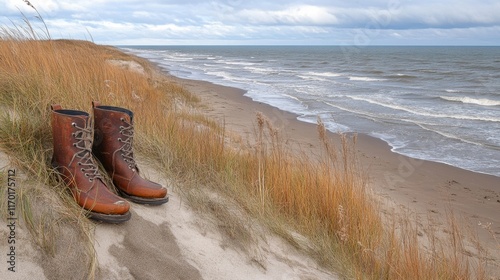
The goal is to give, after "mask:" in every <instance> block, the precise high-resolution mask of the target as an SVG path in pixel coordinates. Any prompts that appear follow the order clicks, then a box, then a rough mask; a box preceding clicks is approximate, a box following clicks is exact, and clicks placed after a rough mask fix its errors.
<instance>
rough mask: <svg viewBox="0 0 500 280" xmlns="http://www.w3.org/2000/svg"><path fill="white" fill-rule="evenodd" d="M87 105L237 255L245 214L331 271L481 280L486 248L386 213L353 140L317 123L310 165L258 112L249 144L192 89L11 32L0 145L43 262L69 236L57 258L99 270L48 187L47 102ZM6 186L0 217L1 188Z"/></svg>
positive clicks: (455, 228) (451, 227)
mask: <svg viewBox="0 0 500 280" xmlns="http://www.w3.org/2000/svg"><path fill="white" fill-rule="evenodd" d="M4 33H5V32H4ZM28 35H29V33H28ZM116 61H129V62H132V63H126V64H125V65H126V66H131V65H132V66H134V65H135V68H134V67H132V68H133V69H127V68H126V67H123V65H121V66H120V65H117V63H116ZM137 65H139V66H137ZM129 68H130V67H129ZM134 69H136V70H134ZM137 69H139V70H137ZM92 100H100V101H101V103H102V104H110V105H113V106H121V107H126V108H129V109H131V110H132V111H134V113H135V115H136V116H137V118H136V125H135V127H136V137H135V150H136V152H137V153H138V154H139V155H140V156H141V158H144V159H147V160H146V161H147V162H149V163H150V164H152V165H154V166H155V168H156V169H157V170H159V171H160V172H161V173H162V174H163V176H165V177H167V178H171V181H172V182H173V185H174V186H175V189H176V191H177V192H178V193H179V195H180V196H181V197H182V198H184V199H185V200H186V201H188V202H189V204H190V206H191V207H192V208H193V209H196V210H198V212H200V213H204V214H207V213H208V214H209V215H211V217H214V219H215V220H216V221H218V222H217V224H218V225H219V229H220V230H221V231H222V232H223V233H224V234H225V235H227V236H229V237H230V239H231V240H233V243H234V244H238V245H237V246H240V247H241V248H243V250H245V248H249V247H250V246H251V245H250V244H251V243H252V242H254V241H255V237H254V236H252V230H249V229H248V227H247V223H245V222H242V220H245V219H252V220H256V221H258V222H259V223H260V224H263V225H265V226H266V227H268V228H270V229H271V230H272V231H273V232H274V233H277V234H279V235H280V236H282V237H283V238H285V239H286V240H288V241H289V242H290V243H292V244H294V245H295V246H296V247H297V248H300V249H301V250H303V251H305V252H307V254H309V255H312V256H314V258H315V259H316V260H318V261H319V262H320V263H321V264H322V265H323V266H324V267H326V268H328V269H331V270H334V271H336V272H337V273H338V274H339V275H341V277H346V278H359V279H363V278H368V279H488V276H487V275H486V271H487V263H486V259H485V257H484V256H485V253H484V250H483V248H482V247H481V245H480V244H479V241H478V240H477V238H476V239H474V238H473V239H472V242H470V241H469V238H468V237H467V236H470V235H466V234H465V232H464V230H463V229H461V228H460V226H459V225H460V224H459V223H457V221H456V219H455V218H454V217H453V215H452V214H451V213H450V215H449V218H448V226H447V227H448V230H447V232H444V233H443V232H442V231H439V230H437V229H435V228H433V227H432V226H431V225H429V226H423V227H420V226H419V225H418V224H419V223H418V222H417V218H416V217H415V216H414V215H412V214H407V215H404V214H402V213H395V212H390V211H389V212H386V213H387V214H382V213H383V209H382V208H383V207H384V206H383V205H382V204H381V203H380V202H379V200H377V199H376V198H375V196H374V195H373V194H372V193H371V191H370V189H369V188H367V183H366V175H367V174H365V173H364V172H363V171H362V168H360V166H359V164H358V157H359V155H358V154H357V152H356V137H353V136H342V137H341V141H340V142H336V141H332V139H331V138H330V137H329V135H328V134H327V133H326V131H325V128H324V126H323V125H322V124H321V121H319V123H318V126H317V128H318V134H317V135H318V138H319V140H320V143H321V151H322V152H321V155H322V156H321V157H319V158H318V156H317V155H313V156H311V155H310V153H309V152H308V151H307V150H306V149H307V148H306V147H303V150H301V151H300V150H299V151H297V150H296V149H290V148H289V147H288V146H287V144H286V143H287V139H286V137H284V136H283V135H282V133H281V132H280V130H279V129H277V128H276V127H275V126H274V125H273V123H272V121H270V120H269V119H268V118H267V117H266V116H265V115H263V114H259V115H257V116H256V118H255V119H254V123H255V133H254V135H253V136H252V137H250V138H249V139H244V136H241V135H240V136H238V137H235V136H234V135H233V134H234V133H233V132H231V131H228V130H227V129H226V127H225V125H224V123H223V122H220V121H216V120H214V119H213V118H210V117H208V116H207V115H206V114H204V113H202V112H203V110H204V109H203V106H205V105H203V104H201V103H200V99H199V98H198V97H197V96H196V95H194V94H192V93H190V92H189V91H188V90H186V88H184V87H183V86H181V85H179V84H178V83H175V82H173V81H172V80H170V79H169V77H167V76H163V75H161V74H160V73H158V71H157V69H156V68H155V67H154V66H153V65H150V64H149V63H148V62H147V61H145V60H142V59H140V58H137V57H134V56H130V55H127V54H125V53H123V52H120V51H118V50H117V49H115V48H111V47H106V46H99V45H95V44H93V43H90V42H86V41H72V40H39V39H38V38H32V37H30V36H26V35H25V34H18V33H16V32H10V33H8V32H7V34H6V35H3V36H2V38H1V39H0V104H1V107H2V112H1V115H0V149H1V150H2V151H3V152H4V153H6V154H7V155H8V156H9V158H10V160H11V164H12V165H13V166H15V167H16V168H18V169H19V170H20V171H21V172H22V174H24V179H23V180H25V183H23V184H22V185H20V187H19V192H18V201H19V202H18V204H19V205H20V206H19V212H20V213H21V214H22V217H23V222H24V226H25V227H26V228H27V229H28V230H29V232H30V238H31V240H32V241H33V242H34V243H35V244H36V245H37V246H38V247H37V248H38V250H41V251H42V252H43V253H44V256H46V258H47V259H48V261H50V259H51V258H52V259H57V258H58V256H61V251H63V250H64V249H63V248H61V247H60V246H58V243H60V242H62V241H61V240H60V239H59V238H58V237H60V236H71V238H73V239H72V240H69V241H68V243H69V244H72V245H71V246H73V247H72V248H73V249H71V250H73V251H75V252H77V253H75V255H74V256H72V257H70V258H66V259H65V260H60V259H59V260H58V261H60V262H64V263H65V264H67V265H68V266H69V265H71V266H78V267H79V268H80V270H81V271H79V272H77V274H78V275H80V276H85V277H87V278H94V277H95V275H96V269H97V266H98V264H97V263H96V255H95V251H94V243H93V230H94V228H95V227H94V224H93V223H92V222H91V221H89V220H87V219H86V218H85V215H84V214H85V213H83V211H82V210H80V209H79V208H78V207H76V206H75V205H74V203H73V202H72V199H71V197H70V195H69V194H68V193H67V192H66V191H65V188H64V186H62V185H60V184H58V183H57V182H56V181H54V180H53V179H52V177H53V176H52V175H53V174H52V172H53V171H52V170H51V169H50V168H49V166H50V165H49V161H50V158H51V152H52V151H51V149H52V148H51V145H52V142H51V141H52V140H51V129H50V123H49V119H50V118H49V117H50V115H49V106H50V105H51V104H52V103H60V104H62V105H63V107H65V108H73V109H79V110H84V111H88V110H90V104H91V101H92ZM242 137H243V140H242ZM4 173H5V170H4V171H2V174H4ZM170 187H172V186H170ZM2 192H3V193H2V194H1V198H0V203H2V204H1V205H0V209H5V198H6V195H5V189H4V188H3V185H2ZM210 194H215V195H216V196H217V197H223V198H228V199H229V200H230V201H232V202H233V203H234V204H235V205H237V208H238V209H241V211H234V210H232V209H233V208H228V207H227V203H225V202H223V201H224V199H216V198H214V197H213V196H211V195H210ZM1 213H2V215H4V212H3V211H2V212H1ZM3 218H4V219H5V215H4V216H3ZM423 224H425V223H423ZM66 231H71V234H70V235H67V234H62V232H66ZM304 240H306V241H304ZM475 241H477V243H476V244H477V245H476V246H471V245H470V244H472V245H474V242H475ZM2 246H3V244H2ZM467 252H474V253H473V254H470V253H467ZM165 254H169V252H165ZM59 258H60V257H59ZM55 262H56V261H54V263H55ZM54 269H55V268H54ZM53 275H56V274H53Z"/></svg>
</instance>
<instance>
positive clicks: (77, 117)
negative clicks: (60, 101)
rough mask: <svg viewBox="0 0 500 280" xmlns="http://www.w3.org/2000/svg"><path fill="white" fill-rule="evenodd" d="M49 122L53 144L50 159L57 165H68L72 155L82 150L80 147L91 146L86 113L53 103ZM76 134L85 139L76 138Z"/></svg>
mask: <svg viewBox="0 0 500 280" xmlns="http://www.w3.org/2000/svg"><path fill="white" fill-rule="evenodd" d="M51 124H52V137H53V145H54V153H53V157H52V161H53V162H56V163H58V165H64V166H67V165H69V164H70V162H71V160H72V159H73V155H74V154H75V153H80V152H82V147H86V148H90V147H91V146H90V145H91V141H92V136H91V134H90V129H89V114H88V113H86V112H83V111H77V110H66V109H62V108H61V106H59V105H53V106H52V116H51ZM81 128H83V130H82V129H81ZM77 134H78V138H81V139H87V140H78V139H76V138H75V136H76V135H77ZM78 146H79V147H80V148H79V147H78Z"/></svg>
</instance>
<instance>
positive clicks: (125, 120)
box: [92, 102, 137, 177]
mask: <svg viewBox="0 0 500 280" xmlns="http://www.w3.org/2000/svg"><path fill="white" fill-rule="evenodd" d="M92 105H93V107H94V144H93V147H92V152H93V153H94V155H95V156H96V157H97V158H98V159H99V160H100V161H101V162H102V163H103V166H104V167H105V168H106V170H107V171H108V172H111V173H112V174H120V175H122V176H125V177H131V176H133V173H134V172H136V169H137V166H136V164H135V160H134V156H133V150H132V145H133V143H132V142H133V136H134V128H133V113H132V111H130V110H127V109H124V108H120V107H114V106H101V105H99V103H98V102H93V104H92Z"/></svg>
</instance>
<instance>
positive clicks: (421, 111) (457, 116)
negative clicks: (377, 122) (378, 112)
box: [345, 95, 500, 122]
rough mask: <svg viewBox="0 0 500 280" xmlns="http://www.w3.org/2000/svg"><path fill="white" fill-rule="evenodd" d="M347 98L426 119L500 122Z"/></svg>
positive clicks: (498, 120)
mask: <svg viewBox="0 0 500 280" xmlns="http://www.w3.org/2000/svg"><path fill="white" fill-rule="evenodd" d="M345 97H347V98H350V99H353V100H359V101H365V102H368V103H371V104H375V105H380V106H382V107H386V108H391V109H394V110H399V111H405V112H408V113H412V114H415V115H420V116H426V117H433V118H449V119H459V120H473V121H488V122H500V118H495V117H486V116H484V117H478V116H470V115H458V114H457V115H448V114H438V113H432V112H429V111H423V110H416V109H414V108H409V107H407V106H402V105H397V104H391V103H386V102H381V101H377V100H372V99H370V98H363V97H357V96H347V95H345Z"/></svg>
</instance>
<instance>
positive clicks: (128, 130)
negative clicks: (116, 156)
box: [118, 118, 137, 171]
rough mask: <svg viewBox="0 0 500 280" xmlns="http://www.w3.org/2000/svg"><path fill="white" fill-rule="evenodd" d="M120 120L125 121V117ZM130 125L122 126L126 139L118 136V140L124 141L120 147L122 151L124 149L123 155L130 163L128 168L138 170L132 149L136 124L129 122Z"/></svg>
mask: <svg viewBox="0 0 500 280" xmlns="http://www.w3.org/2000/svg"><path fill="white" fill-rule="evenodd" d="M120 120H121V121H122V122H124V123H126V122H125V119H124V118H120ZM127 124H128V126H126V127H125V126H120V134H121V135H123V136H125V137H124V139H122V138H118V141H120V142H122V143H123V146H122V147H121V148H120V151H122V156H123V159H124V160H125V162H126V163H127V164H128V168H130V169H132V170H133V171H136V170H137V164H136V163H135V159H134V151H133V149H132V146H133V145H132V143H133V139H134V126H133V125H132V124H130V123H127Z"/></svg>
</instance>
